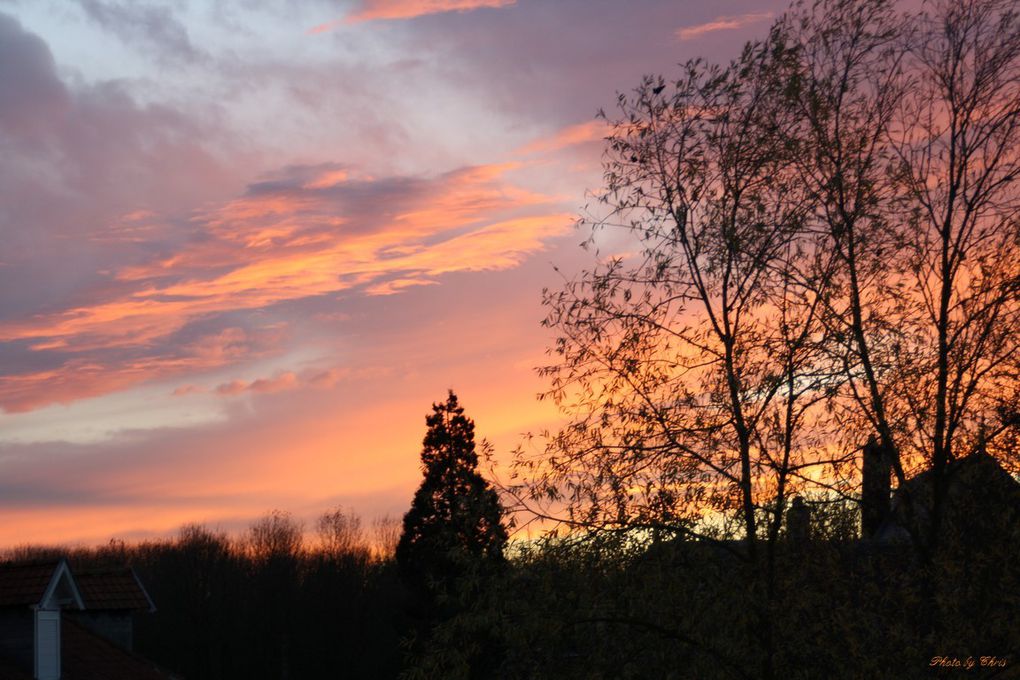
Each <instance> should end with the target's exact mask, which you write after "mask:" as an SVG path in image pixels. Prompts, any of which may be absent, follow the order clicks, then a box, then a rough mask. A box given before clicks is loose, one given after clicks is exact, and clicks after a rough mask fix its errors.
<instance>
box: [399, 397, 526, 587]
mask: <svg viewBox="0 0 1020 680" xmlns="http://www.w3.org/2000/svg"><path fill="white" fill-rule="evenodd" d="M425 422H426V424H427V425H428V431H427V432H426V434H425V439H424V441H423V446H422V452H421V462H422V472H423V474H424V479H423V480H422V483H421V486H419V487H418V490H417V492H416V493H415V495H414V500H413V501H412V503H411V509H410V510H409V511H408V512H407V514H406V515H405V516H404V522H403V533H402V535H401V537H400V542H399V543H398V544H397V550H396V559H397V564H398V565H399V567H400V571H401V574H402V575H403V577H404V578H405V579H406V580H407V582H408V583H409V584H410V585H411V586H412V587H414V588H418V589H423V592H424V591H429V590H432V591H434V590H435V589H436V588H437V586H439V585H440V584H442V583H443V582H446V581H448V580H449V579H450V577H452V576H455V575H457V574H460V573H462V572H463V571H464V569H465V568H466V567H467V565H470V564H472V563H498V562H500V561H502V559H503V547H504V545H505V544H506V541H507V532H506V529H505V528H504V527H503V524H502V518H503V509H502V507H501V505H500V502H499V497H498V495H497V494H496V492H495V490H493V489H492V488H491V487H490V486H489V484H488V482H486V481H485V479H484V478H483V477H482V476H481V475H480V474H479V473H478V454H477V453H476V452H475V424H474V421H472V420H471V419H470V418H468V417H466V416H465V415H464V409H463V408H462V407H461V406H460V405H459V404H458V402H457V396H456V395H455V394H454V393H453V391H452V390H451V391H450V393H449V396H448V398H447V400H446V402H444V403H437V404H433V406H432V414H431V415H429V416H428V417H427V418H426V420H425Z"/></svg>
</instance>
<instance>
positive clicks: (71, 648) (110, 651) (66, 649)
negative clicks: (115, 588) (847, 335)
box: [60, 617, 174, 680]
mask: <svg viewBox="0 0 1020 680" xmlns="http://www.w3.org/2000/svg"><path fill="white" fill-rule="evenodd" d="M60 637H61V657H60V662H61V664H60V665H61V677H62V678H63V680H114V679H116V680H168V679H169V678H173V677H174V676H172V675H170V674H169V673H167V672H166V671H164V670H162V669H160V668H158V667H157V666H155V665H153V664H152V663H150V662H148V661H146V660H145V659H143V658H142V657H140V656H137V655H136V654H132V653H131V652H128V651H125V650H123V649H121V648H120V647H118V646H116V645H114V644H113V643H111V642H108V641H107V640H104V639H103V638H101V637H99V636H98V635H93V634H92V633H90V632H89V631H87V630H85V629H84V628H82V627H81V626H79V625H78V624H77V623H75V622H74V621H71V620H69V619H67V618H66V617H64V619H63V620H62V622H61V636H60Z"/></svg>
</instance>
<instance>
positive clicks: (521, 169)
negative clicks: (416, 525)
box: [0, 0, 786, 547]
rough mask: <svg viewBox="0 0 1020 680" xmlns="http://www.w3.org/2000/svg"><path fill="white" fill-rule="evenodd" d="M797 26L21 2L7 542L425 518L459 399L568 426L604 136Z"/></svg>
mask: <svg viewBox="0 0 1020 680" xmlns="http://www.w3.org/2000/svg"><path fill="white" fill-rule="evenodd" d="M785 5H786V3H785V1H772V0H740V1H737V0H715V1H714V2H702V1H701V0H669V1H666V0H664V1H662V2H652V1H648V2H635V1H627V2H624V1H622V0H618V1H609V0H606V1H599V0H517V1H516V2H515V1H514V0H286V1H284V0H218V1H215V2H214V1H213V0H209V1H208V2H199V1H198V0H164V1H160V2H138V1H134V0H74V1H69V0H20V1H19V0H0V236H2V245H0V409H2V412H0V517H2V521H0V547H3V546H11V545H16V544H23V543H28V542H31V543H54V542H68V543H84V544H91V543H99V542H105V541H107V540H109V539H110V538H112V537H117V538H122V539H128V540H130V539H138V538H144V537H149V536H163V535H167V534H171V533H173V532H175V531H176V530H177V528H178V527H179V526H180V525H181V524H183V523H186V522H196V521H197V522H204V523H207V524H208V525H210V526H212V527H219V528H222V529H223V530H226V531H235V530H238V529H240V528H243V527H244V526H246V525H247V524H248V523H249V522H250V521H251V520H252V519H253V518H255V517H257V516H259V515H261V514H263V513H264V512H265V511H267V510H271V509H274V508H278V509H282V510H288V511H291V512H292V513H293V514H294V515H295V517H297V518H299V519H301V520H304V521H306V522H310V521H311V520H312V519H313V518H314V517H315V516H316V515H317V514H319V513H320V512H322V511H323V510H325V509H327V508H329V507H331V506H333V505H336V504H337V503H341V504H343V505H344V506H346V507H349V508H351V509H353V510H355V511H356V512H358V513H359V514H361V515H362V516H363V517H364V518H365V519H366V521H370V520H371V519H372V518H374V517H378V516H381V515H384V514H389V515H392V516H399V515H401V514H402V513H403V512H404V511H405V509H406V508H407V506H408V504H409V502H410V499H411V495H412V494H413V492H414V489H415V487H416V486H417V484H418V482H419V479H420V471H419V459H418V456H419V452H420V447H421V438H422V436H423V434H424V418H425V415H426V413H427V412H428V411H429V410H430V408H429V407H430V404H431V403H432V402H433V401H438V400H441V399H443V398H444V397H445V394H446V390H447V389H448V388H453V389H454V390H455V391H456V392H457V393H458V395H459V396H460V399H461V402H462V404H463V405H464V406H465V408H466V409H467V413H468V415H469V416H471V417H473V418H474V419H475V421H476V426H477V433H478V436H479V437H486V438H488V439H489V440H490V441H491V442H492V443H493V444H494V445H495V448H496V451H497V454H501V455H505V454H506V452H508V451H509V450H511V449H512V448H513V447H514V446H516V445H517V444H518V443H519V442H520V441H521V440H522V435H523V433H525V432H528V431H537V430H539V429H541V428H542V427H546V426H554V425H555V423H556V412H555V410H554V409H553V408H552V407H551V405H550V404H548V403H546V402H538V401H537V400H536V395H537V393H539V392H540V391H542V390H543V389H545V387H546V385H545V383H544V382H543V381H542V379H540V378H538V377H537V376H536V375H535V371H534V368H535V367H536V366H538V365H540V364H542V363H544V362H545V361H546V357H545V355H544V351H545V348H546V347H547V346H548V345H549V344H550V340H551V337H552V336H551V334H550V332H549V331H547V330H545V329H543V328H541V326H540V325H539V322H540V321H541V319H542V318H543V316H544V311H543V308H542V306H541V290H542V288H543V286H556V285H557V281H560V280H561V279H560V278H559V275H557V274H556V272H555V271H554V270H553V266H554V265H556V266H558V267H559V268H560V269H561V270H562V271H563V272H564V275H568V276H569V275H570V274H572V273H573V272H576V271H577V270H579V269H580V268H581V267H583V266H585V265H586V264H588V263H590V262H591V258H592V255H591V254H588V253H585V252H584V251H582V250H581V249H580V248H578V243H579V242H580V241H581V240H582V238H583V236H582V235H581V234H580V233H579V232H577V231H575V230H574V229H573V226H572V225H573V219H574V218H575V216H576V215H577V214H578V213H579V211H580V210H581V209H582V208H583V206H584V204H585V202H586V198H585V190H586V189H596V188H597V187H598V186H599V184H600V165H599V159H600V154H601V137H602V135H603V134H604V131H603V127H602V125H601V124H600V123H598V122H596V121H595V119H594V115H595V113H596V111H597V109H598V108H599V107H605V108H606V109H607V111H611V108H612V106H613V104H614V101H615V98H616V92H617V91H621V90H629V89H631V88H632V87H634V86H635V85H636V84H637V83H638V81H639V79H640V77H641V76H642V75H643V74H647V73H663V74H665V75H667V76H669V75H670V74H671V73H674V72H675V65H676V64H677V63H678V62H681V61H684V60H686V59H689V58H692V57H696V56H703V57H705V58H707V59H709V60H727V59H729V58H730V57H732V56H735V55H736V54H737V52H738V51H739V49H740V46H741V45H742V43H743V42H744V41H745V40H747V39H748V38H750V37H753V36H755V35H762V34H763V32H764V31H765V30H767V27H768V25H769V22H770V21H771V18H772V17H774V16H776V15H777V14H778V13H779V12H781V11H782V10H783V9H784V8H785ZM604 245H605V248H606V250H607V251H612V250H613V249H614V248H617V247H624V246H625V244H618V243H612V242H607V243H605V244H604Z"/></svg>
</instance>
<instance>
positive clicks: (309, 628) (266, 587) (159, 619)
mask: <svg viewBox="0 0 1020 680" xmlns="http://www.w3.org/2000/svg"><path fill="white" fill-rule="evenodd" d="M315 528H316V530H317V532H316V533H317V534H318V540H310V539H306V538H305V536H304V532H303V530H302V529H303V527H302V526H301V524H300V523H299V522H297V521H296V520H294V519H293V518H292V517H291V516H290V515H289V514H287V513H285V512H280V511H274V512H272V513H269V514H267V515H266V516H264V517H263V518H261V519H259V520H258V521H256V522H255V523H254V524H253V525H252V526H251V527H250V528H249V529H248V530H247V531H246V532H245V533H244V534H243V535H241V536H238V537H236V538H231V537H230V536H228V535H227V534H226V533H223V532H220V531H215V530H211V529H209V528H207V527H204V526H200V525H188V526H185V527H183V528H182V529H181V530H180V531H179V533H178V534H177V536H176V537H173V538H169V539H161V540H149V541H142V542H138V543H124V542H121V541H111V542H110V543H109V544H107V545H104V546H100V547H94V548H77V549H65V548H56V547H30V546H25V547H21V548H18V549H14V550H11V551H9V552H8V553H7V554H6V555H5V558H7V559H13V560H26V559H42V558H47V557H67V558H68V559H69V562H70V564H71V568H72V570H73V569H87V568H93V567H103V566H122V565H130V566H131V567H133V568H134V569H135V570H136V572H137V573H138V576H139V578H140V579H141V580H142V583H143V584H144V585H145V587H146V589H147V590H148V591H149V594H150V595H151V596H152V599H153V601H154V602H155V603H156V607H157V610H156V612H154V613H151V614H149V613H140V614H138V615H137V616H136V621H135V640H134V642H135V645H134V647H135V651H136V652H138V653H139V654H141V655H142V656H144V657H146V658H148V659H150V660H152V661H153V662H155V663H157V664H159V665H160V666H162V667H164V668H166V669H167V670H169V671H172V672H174V673H177V674H180V676H182V677H184V678H188V680H201V679H203V678H210V679H211V678H273V679H285V678H319V677H341V676H342V677H345V678H392V677H396V676H397V675H398V673H399V672H400V670H401V666H402V663H403V659H402V656H401V653H400V640H401V638H402V637H403V636H404V635H405V634H406V630H407V620H406V617H405V615H404V614H403V611H404V609H405V607H404V605H403V603H402V598H403V597H404V596H403V589H402V586H401V584H400V581H399V578H398V576H397V571H396V566H395V563H394V561H393V559H392V552H393V549H394V546H395V544H396V540H397V538H398V537H399V524H398V523H396V521H393V522H391V521H382V522H380V523H378V524H377V525H376V526H374V527H373V529H374V531H373V532H372V533H374V536H372V535H370V534H369V533H368V532H365V531H363V530H362V527H361V523H360V521H359V518H358V517H356V516H355V515H353V514H350V513H347V512H345V511H344V510H342V509H340V508H337V509H335V510H332V511H331V512H328V513H326V514H324V515H323V516H322V517H321V518H320V519H319V522H318V523H317V525H316V527H315ZM338 674H339V675H338Z"/></svg>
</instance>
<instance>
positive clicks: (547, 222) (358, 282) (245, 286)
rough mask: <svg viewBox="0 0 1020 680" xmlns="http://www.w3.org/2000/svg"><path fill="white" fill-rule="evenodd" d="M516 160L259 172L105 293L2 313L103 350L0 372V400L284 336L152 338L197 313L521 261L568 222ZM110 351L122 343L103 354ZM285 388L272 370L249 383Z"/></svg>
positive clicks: (265, 331)
mask: <svg viewBox="0 0 1020 680" xmlns="http://www.w3.org/2000/svg"><path fill="white" fill-rule="evenodd" d="M518 167H519V164H502V165H489V166H479V167H470V168H464V169H461V170H457V171H454V172H450V173H447V174H445V175H442V176H440V177H437V178H434V179H430V180H424V179H408V178H390V179H383V180H372V181H368V180H351V181H345V182H341V184H340V185H337V184H335V183H334V180H339V179H340V178H339V176H338V175H335V174H334V175H332V176H330V175H329V173H320V174H317V175H315V177H314V178H313V179H312V180H311V181H309V180H308V178H307V176H297V177H294V178H290V179H288V178H284V179H281V180H279V181H274V182H272V183H266V185H265V186H269V188H268V189H264V188H262V187H263V186H264V185H255V187H256V188H255V189H253V190H252V191H250V192H249V195H247V196H244V197H242V198H239V199H237V200H234V201H230V202H229V203H226V204H225V205H222V206H220V207H217V208H213V209H210V210H207V211H205V212H203V213H199V214H197V215H195V216H194V217H193V218H192V222H193V224H194V225H195V226H196V228H197V229H198V230H199V237H196V238H195V239H193V240H192V241H190V242H189V243H188V244H186V245H185V246H183V247H182V248H181V249H180V250H179V251H178V252H176V253H173V254H171V255H169V256H163V257H161V258H159V259H156V260H154V261H152V262H150V263H147V264H140V265H133V266H130V267H125V268H123V269H122V270H119V271H114V272H112V273H111V279H112V281H113V283H115V284H117V285H116V286H112V287H111V288H110V289H109V290H108V292H107V293H106V298H105V299H102V298H100V299H99V300H97V301H96V302H95V303H92V304H83V305H79V306H76V307H73V308H70V309H66V310H63V311H57V312H54V313H50V314H42V315H36V316H33V317H29V318H23V319H17V320H12V321H8V322H5V323H2V324H0V341H23V342H25V343H26V344H27V345H29V346H30V347H31V348H32V349H33V350H34V351H60V352H70V353H72V355H73V356H84V355H86V354H88V353H90V352H96V353H100V354H101V355H102V356H103V357H105V358H102V359H96V360H93V361H87V360H84V359H81V360H79V359H74V360H68V361H66V362H64V363H63V364H62V365H61V366H59V367H57V368H54V369H52V370H50V371H44V372H37V373H29V374H25V375H20V376H6V377H3V378H0V406H2V407H3V408H4V409H6V410H29V409H32V408H36V407H38V406H42V405H45V404H46V403H52V402H54V401H61V402H67V401H73V400H75V399H80V398H83V397H89V396H96V395H98V394H103V393H107V392H110V391H114V390H119V389H123V388H125V387H128V386H130V385H132V384H135V383H138V382H143V381H146V380H151V379H154V378H165V377H168V376H171V375H173V374H174V373H175V372H178V371H190V370H208V369H212V368H215V367H220V366H227V365H231V364H234V363H237V362H240V361H242V360H245V359H250V358H252V357H253V356H255V355H256V354H257V353H258V352H261V353H263V354H264V353H265V352H266V351H267V350H268V348H269V346H276V345H278V344H279V338H277V339H275V340H274V339H273V338H272V336H273V335H274V334H275V335H280V334H281V333H282V330H281V329H279V328H277V329H275V330H274V329H273V328H271V327H270V326H266V325H265V324H264V323H263V324H261V326H260V334H261V335H262V336H264V337H263V338H262V341H261V346H260V347H259V348H256V347H255V346H254V345H253V344H252V342H251V338H248V337H247V335H246V331H245V330H244V329H242V328H240V327H236V326H232V327H229V328H226V329H225V330H220V331H218V332H216V333H213V334H211V335H210V334H205V335H204V336H202V337H201V338H199V339H196V340H193V341H191V342H190V343H188V344H184V345H182V344H181V343H180V342H179V341H174V342H173V343H172V344H173V346H174V347H175V350H174V351H173V352H172V353H171V354H170V355H168V353H167V352H166V351H165V348H163V350H161V349H160V346H161V344H165V343H168V342H169V340H168V338H170V337H171V336H174V335H175V334H178V333H180V332H182V331H183V330H184V329H185V328H187V327H188V326H189V324H192V323H193V322H197V321H200V320H213V319H216V318H217V317H218V316H219V315H223V314H227V313H238V312H244V311H254V310H259V309H265V308H267V307H269V306H272V305H277V304H280V303H286V302H291V301H296V300H301V299H305V298H310V297H315V296H321V295H325V294H333V293H337V292H341V291H347V290H351V289H355V288H361V290H362V292H363V293H364V294H367V295H391V294H395V293H399V292H401V291H402V290H405V289H407V288H409V287H414V286H423V285H431V284H435V283H437V278H438V277H440V276H442V275H444V274H448V273H451V272H478V271H492V270H504V269H510V268H513V267H516V266H518V265H519V264H521V263H522V262H523V261H524V260H525V259H526V258H527V257H528V256H529V255H530V254H532V253H536V252H539V251H541V250H543V249H544V248H545V247H546V242H547V241H549V240H550V239H552V238H554V237H556V236H559V235H561V234H563V233H564V232H565V231H567V230H568V229H569V227H570V225H571V223H572V215H571V214H569V213H566V212H563V211H557V210H554V209H553V207H554V206H555V205H556V199H554V198H553V197H551V196H547V195H545V194H541V193H536V192H534V191H530V190H527V189H524V188H522V187H519V186H516V185H514V184H512V183H510V182H508V181H507V179H506V177H505V175H506V174H507V173H508V172H510V171H512V170H515V169H517V168H518ZM330 172H333V171H330ZM327 180H328V181H327ZM352 182H353V183H352ZM270 185H271V186H270ZM310 185H312V188H309V186H310ZM345 212H349V213H350V216H349V217H348V216H347V215H345V214H344V213H345ZM111 350H116V351H117V352H126V353H127V354H125V355H123V356H120V357H118V358H110V356H109V352H110V351H111ZM96 356H98V355H96ZM146 357H149V358H146ZM283 387H284V386H283V385H282V384H281V383H280V378H277V379H276V380H275V381H266V382H262V383H258V384H257V385H253V384H247V385H245V386H243V389H244V390H245V391H270V390H275V389H280V388H283ZM231 389H235V388H231V387H229V386H227V387H223V389H218V390H217V391H218V392H220V393H227V392H230V391H231ZM236 389H242V388H241V387H236Z"/></svg>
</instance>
